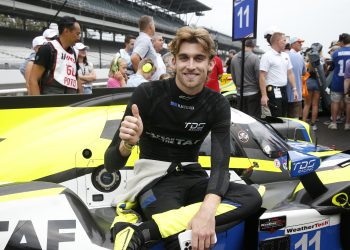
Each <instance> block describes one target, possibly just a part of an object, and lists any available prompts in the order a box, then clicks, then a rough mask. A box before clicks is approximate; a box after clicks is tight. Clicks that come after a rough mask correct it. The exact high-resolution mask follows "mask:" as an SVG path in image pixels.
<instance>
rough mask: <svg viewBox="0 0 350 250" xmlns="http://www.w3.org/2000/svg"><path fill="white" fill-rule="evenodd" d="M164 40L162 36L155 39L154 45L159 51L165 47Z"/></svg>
mask: <svg viewBox="0 0 350 250" xmlns="http://www.w3.org/2000/svg"><path fill="white" fill-rule="evenodd" d="M163 44H164V40H163V37H162V36H158V37H156V38H154V40H153V47H154V49H155V50H156V51H157V52H158V53H159V52H160V51H161V50H162V49H163Z"/></svg>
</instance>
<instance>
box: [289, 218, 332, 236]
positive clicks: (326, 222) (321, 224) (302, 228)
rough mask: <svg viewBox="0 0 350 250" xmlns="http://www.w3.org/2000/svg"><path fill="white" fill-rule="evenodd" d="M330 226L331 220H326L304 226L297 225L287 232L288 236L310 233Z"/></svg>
mask: <svg viewBox="0 0 350 250" xmlns="http://www.w3.org/2000/svg"><path fill="white" fill-rule="evenodd" d="M329 225H330V224H329V219H325V220H320V221H315V222H311V223H307V224H302V225H296V226H292V227H287V228H286V230H285V233H286V234H298V233H302V232H308V231H313V230H316V229H320V228H323V227H328V226H329Z"/></svg>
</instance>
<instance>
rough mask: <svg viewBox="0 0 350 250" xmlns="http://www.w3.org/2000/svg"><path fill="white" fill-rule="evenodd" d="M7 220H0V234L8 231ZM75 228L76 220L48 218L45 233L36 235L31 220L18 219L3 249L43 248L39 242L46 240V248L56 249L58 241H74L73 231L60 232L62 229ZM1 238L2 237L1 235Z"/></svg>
mask: <svg viewBox="0 0 350 250" xmlns="http://www.w3.org/2000/svg"><path fill="white" fill-rule="evenodd" d="M9 224H10V223H9V221H0V236H1V235H2V234H3V233H4V232H9V228H10V227H9ZM67 229H71V230H75V229H76V220H49V221H47V235H45V237H46V239H43V237H44V236H43V235H37V231H36V230H35V228H34V225H33V222H32V221H31V220H20V221H18V223H17V225H16V227H15V229H14V230H13V231H12V233H11V236H10V238H9V240H8V242H7V244H6V246H5V249H43V247H42V246H41V245H40V241H39V238H40V240H41V242H45V241H46V242H47V246H46V249H50V250H51V249H52V250H56V249H57V250H58V246H59V243H60V242H70V241H71V242H74V241H75V233H74V232H72V233H62V232H61V231H62V230H67ZM1 238H3V237H1Z"/></svg>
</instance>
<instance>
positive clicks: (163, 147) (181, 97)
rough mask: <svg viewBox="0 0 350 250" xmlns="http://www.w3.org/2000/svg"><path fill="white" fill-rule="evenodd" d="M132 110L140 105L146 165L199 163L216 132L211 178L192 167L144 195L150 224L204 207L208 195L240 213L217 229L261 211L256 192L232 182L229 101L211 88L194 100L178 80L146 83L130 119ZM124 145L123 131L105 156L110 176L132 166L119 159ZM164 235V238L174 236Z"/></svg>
mask: <svg viewBox="0 0 350 250" xmlns="http://www.w3.org/2000/svg"><path fill="white" fill-rule="evenodd" d="M132 104H137V106H138V108H139V111H140V116H141V119H142V121H143V125H144V129H143V133H142V135H141V138H140V142H139V146H140V158H141V159H152V160H160V161H167V162H173V163H174V162H175V163H181V162H197V161H198V154H199V149H200V146H201V144H202V142H203V140H204V139H205V137H206V136H207V135H208V133H209V132H211V172H210V178H208V177H207V174H206V172H205V171H204V170H203V169H201V167H200V165H199V164H193V165H190V167H188V169H186V168H183V169H180V170H179V169H177V170H176V171H173V172H172V173H170V174H168V175H167V176H165V177H163V178H162V179H161V180H160V181H159V182H157V184H155V185H154V186H153V187H151V189H150V190H143V192H142V195H140V199H139V202H140V203H143V201H145V200H148V203H147V205H144V206H143V205H142V204H141V207H142V210H143V213H144V215H145V216H146V218H147V219H152V218H153V219H155V218H154V217H152V215H154V214H158V213H164V212H166V211H168V210H171V209H177V208H180V207H183V206H187V205H189V204H193V203H195V202H202V201H203V198H204V196H205V195H206V194H209V193H210V194H216V195H219V196H221V197H222V199H223V200H226V201H225V202H226V203H231V204H232V205H234V206H235V207H239V209H235V210H232V211H230V212H227V213H224V214H222V215H219V216H216V223H217V225H220V224H225V223H228V222H231V221H233V220H237V219H243V218H244V217H246V216H247V215H248V214H251V213H254V212H256V211H257V210H258V208H259V207H260V205H261V198H260V195H259V194H258V192H257V191H256V190H255V189H254V188H251V187H250V186H247V185H240V184H234V183H230V182H229V178H230V177H229V169H228V165H229V158H230V125H231V119H230V117H231V115H230V114H231V113H230V105H229V103H228V101H227V100H226V98H225V97H223V96H222V95H221V94H219V93H217V92H214V91H212V90H210V89H208V88H204V89H203V90H202V91H201V92H200V93H199V94H197V95H195V96H189V95H187V94H185V93H183V92H182V91H181V90H180V89H179V88H178V87H177V85H176V83H175V79H167V80H163V81H156V82H148V83H143V84H141V85H140V86H139V87H138V88H136V89H135V91H134V93H133V95H132V97H131V100H130V102H129V104H128V106H127V108H126V111H125V115H132V113H131V105H132ZM119 144H120V138H119V129H118V131H117V132H116V134H115V136H114V138H113V140H112V142H111V145H110V146H109V148H108V149H107V151H106V153H105V167H106V168H107V169H108V170H109V171H113V170H116V169H120V168H121V167H123V166H124V165H125V163H126V161H127V157H122V156H121V155H120V152H119ZM145 196H146V197H145ZM150 200H151V201H153V202H151V203H150V202H149V201H150ZM177 215H178V214H177ZM193 215H194V214H193ZM169 216H170V217H171V216H173V215H171V214H170V215H169ZM175 216H176V215H175ZM163 219H164V218H163ZM170 220H172V219H170ZM163 221H164V220H163ZM166 221H168V220H166ZM156 222H157V224H159V222H158V221H157V220H156ZM162 223H163V222H162ZM185 227H186V225H185ZM183 229H185V228H183ZM160 231H161V234H162V237H163V238H166V237H167V236H169V234H167V235H165V234H163V233H162V230H161V229H160ZM176 233H178V232H174V234H176ZM170 235H171V233H170Z"/></svg>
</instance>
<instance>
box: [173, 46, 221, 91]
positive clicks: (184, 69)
mask: <svg viewBox="0 0 350 250" xmlns="http://www.w3.org/2000/svg"><path fill="white" fill-rule="evenodd" d="M174 64H175V69H176V85H177V86H178V87H179V89H181V90H182V91H183V92H185V93H186V94H189V95H195V94H198V93H199V92H200V91H202V89H203V87H204V84H205V83H206V82H207V76H208V74H209V71H211V70H212V69H213V67H214V64H215V63H214V61H213V60H209V54H208V52H206V51H204V50H203V48H202V46H201V45H200V44H198V43H188V42H183V43H182V44H181V46H180V50H179V53H178V54H177V55H176V56H175V58H174Z"/></svg>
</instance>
